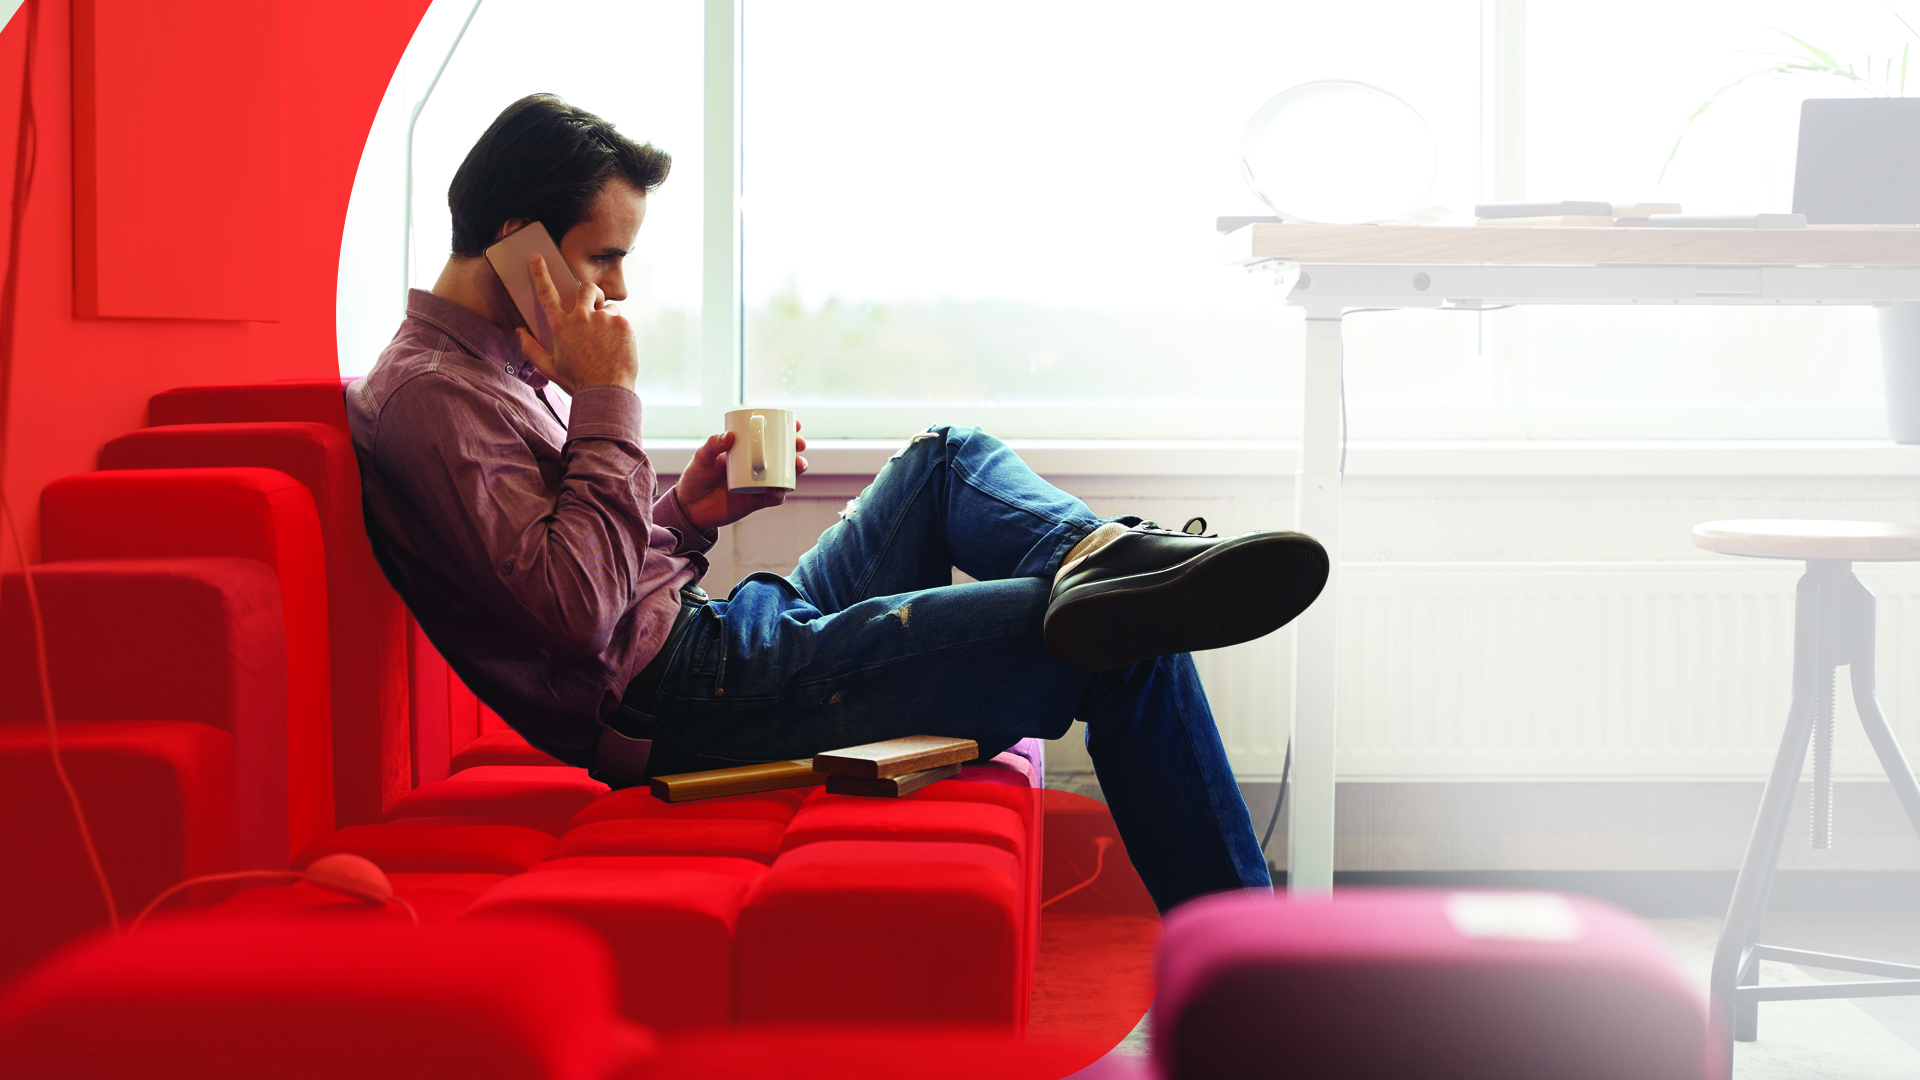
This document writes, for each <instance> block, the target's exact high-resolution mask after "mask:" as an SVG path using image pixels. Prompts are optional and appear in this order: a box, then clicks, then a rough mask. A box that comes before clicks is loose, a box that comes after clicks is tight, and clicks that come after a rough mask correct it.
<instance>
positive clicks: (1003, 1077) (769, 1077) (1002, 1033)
mask: <svg viewBox="0 0 1920 1080" xmlns="http://www.w3.org/2000/svg"><path fill="white" fill-rule="evenodd" d="M1105 1050H1106V1048H1105V1047H1100V1046H1094V1045H1093V1044H1091V1043H1075V1042H1065V1041H1045V1042H1042V1041H1028V1040H1025V1039H1019V1038H1015V1037H1013V1036H1011V1035H1009V1034H1007V1029H1006V1028H1005V1027H1004V1026H1000V1025H988V1024H932V1023H928V1024H805V1025H802V1024H743V1025H738V1026H734V1027H727V1028H717V1029H706V1030H702V1031H688V1032H684V1033H675V1034H673V1035H671V1036H669V1037H668V1038H667V1040H666V1047H665V1049H664V1050H663V1051H662V1052H661V1053H660V1054H659V1056H657V1057H654V1058H652V1059H650V1060H649V1061H647V1062H646V1064H644V1065H642V1066H641V1067H640V1070H639V1072H637V1073H635V1074H634V1076H633V1078H632V1080H774V1078H778V1080H844V1078H846V1077H848V1076H852V1075H857V1074H858V1070H857V1069H856V1068H855V1067H854V1063H860V1064H867V1065H871V1066H872V1067H873V1068H872V1071H875V1072H879V1071H882V1068H881V1066H880V1063H883V1062H885V1063H898V1066H899V1067H898V1069H897V1070H895V1071H897V1072H898V1074H899V1075H901V1076H911V1077H913V1078H914V1080H982V1078H988V1080H1059V1078H1060V1077H1063V1076H1068V1075H1072V1074H1076V1073H1078V1072H1079V1071H1080V1070H1081V1069H1082V1068H1083V1067H1085V1066H1086V1065H1088V1064H1089V1063H1091V1062H1093V1061H1094V1060H1095V1059H1097V1058H1099V1057H1100V1055H1101V1054H1102V1053H1104V1052H1105ZM1122 1077H1125V1078H1127V1080H1133V1078H1135V1077H1138V1080H1146V1077H1145V1074H1144V1073H1136V1072H1133V1071H1130V1070H1129V1071H1125V1072H1121V1071H1115V1072H1111V1073H1104V1074H1103V1080H1121V1078H1122ZM1087 1080H1093V1078H1092V1077H1091V1076H1089V1077H1088V1078H1087Z"/></svg>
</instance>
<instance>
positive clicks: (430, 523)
mask: <svg viewBox="0 0 1920 1080" xmlns="http://www.w3.org/2000/svg"><path fill="white" fill-rule="evenodd" d="M508 407H509V406H508V404H507V403H506V402H504V401H502V400H500V399H498V398H496V397H494V396H492V395H490V394H487V393H485V392H484V391H482V390H480V389H479V388H477V387H474V386H472V385H470V384H468V383H466V382H464V381H462V380H460V379H457V378H453V377H451V376H448V375H442V374H434V375H424V376H422V377H420V378H417V379H414V380H412V381H410V382H408V383H407V384H406V385H405V386H404V387H401V388H400V389H399V390H398V391H396V392H395V393H394V395H393V396H392V398H391V399H389V401H388V402H387V404H386V406H385V408H384V409H383V410H382V415H381V422H380V431H379V436H378V443H377V445H376V453H375V459H376V461H377V463H378V467H379V469H380V482H381V484H382V486H383V487H384V488H385V489H386V490H388V491H390V492H392V493H393V494H394V495H395V496H396V498H395V499H394V501H395V502H396V503H397V504H398V505H396V507H395V509H396V511H397V512H398V513H400V514H402V515H403V516H406V517H411V518H413V519H414V521H413V522H412V523H411V524H412V526H413V528H411V529H409V532H410V533H412V534H413V535H418V536H427V537H431V538H433V540H434V541H435V546H436V547H438V548H439V550H438V551H437V552H432V553H429V552H424V551H423V552H422V554H423V555H437V556H438V557H439V558H441V559H443V560H445V569H446V573H447V575H448V577H449V578H450V580H451V581H453V582H455V583H457V584H458V585H459V586H461V587H463V588H470V589H473V590H474V591H475V592H476V593H478V594H480V597H481V598H483V599H485V600H486V602H487V604H488V606H489V607H490V608H492V609H494V610H495V611H496V612H497V613H498V614H499V615H500V616H501V617H502V618H503V619H504V620H506V622H507V623H508V625H509V626H517V627H518V628H519V629H520V630H521V631H522V632H524V633H526V634H528V635H529V636H530V641H529V643H530V644H532V645H535V646H536V647H538V648H542V649H544V650H546V651H549V652H553V653H557V654H560V655H565V656H581V657H584V656H595V655H599V654H601V653H603V652H605V651H606V649H607V646H608V643H609V641H610V640H611V638H612V634H613V631H614V627H615V626H616V625H617V624H618V623H619V621H620V619H621V618H622V617H623V615H624V614H625V612H626V611H627V610H628V609H629V608H630V607H631V606H632V604H633V601H634V590H635V588H636V587H637V586H638V583H639V581H640V579H641V574H640V571H641V564H642V561H643V560H644V559H645V557H646V554H647V537H648V534H649V527H650V525H651V524H652V517H653V512H654V511H653V506H652V504H651V500H650V499H649V496H650V495H651V494H652V492H653V481H654V478H653V469H652V467H651V466H650V465H649V464H648V462H647V458H646V455H645V454H643V453H642V452H641V450H640V399H639V398H638V397H637V396H636V395H635V394H634V393H633V392H632V391H630V390H626V389H624V388H622V387H615V386H602V387H591V388H588V389H586V390H582V391H581V392H580V393H579V394H578V395H577V396H575V397H574V399H573V408H572V411H571V414H570V415H569V417H568V424H567V434H566V442H565V444H564V446H563V447H562V450H561V455H560V476H559V482H558V484H557V491H558V494H557V495H556V493H555V491H556V487H555V486H550V483H549V480H548V478H546V477H544V476H542V474H541V470H540V465H539V463H538V461H537V460H536V459H535V457H534V454H533V451H532V450H531V449H530V448H529V447H528V445H527V443H526V441H525V438H524V437H523V435H522V434H521V432H520V430H519V427H518V426H517V425H516V424H515V422H514V421H513V419H512V418H510V417H509V416H508V415H507V413H506V411H505V410H506V409H507V408H508Z"/></svg>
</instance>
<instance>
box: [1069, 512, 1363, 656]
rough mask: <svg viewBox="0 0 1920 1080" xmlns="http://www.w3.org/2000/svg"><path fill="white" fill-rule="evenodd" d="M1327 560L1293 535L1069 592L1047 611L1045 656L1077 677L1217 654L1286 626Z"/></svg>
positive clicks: (1314, 592) (1231, 544) (1323, 575)
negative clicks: (1164, 658)
mask: <svg viewBox="0 0 1920 1080" xmlns="http://www.w3.org/2000/svg"><path fill="white" fill-rule="evenodd" d="M1327 569H1328V567H1327V552H1326V549H1325V548H1322V547H1321V546H1320V544H1319V542H1318V541H1316V540H1314V539H1313V538H1312V537H1310V536H1305V535H1302V534H1300V533H1261V534H1255V535H1251V536H1247V537H1244V538H1242V539H1240V540H1237V541H1235V540H1229V541H1227V542H1226V543H1224V544H1221V545H1220V546H1218V547H1215V548H1213V549H1211V550H1209V551H1206V552H1203V553H1201V554H1199V555H1196V556H1194V557H1193V558H1191V559H1188V560H1187V561H1186V562H1183V563H1179V564H1177V565H1174V566H1170V567H1167V568H1166V569H1164V570H1156V571H1153V572H1152V573H1147V574H1135V575H1132V576H1129V577H1124V578H1117V579H1115V580H1113V581H1102V582H1096V583H1094V584H1090V585H1081V586H1077V587H1074V588H1071V589H1068V590H1067V591H1066V592H1065V593H1062V594H1061V595H1060V596H1059V597H1058V598H1057V599H1056V600H1055V601H1054V602H1053V603H1052V604H1050V605H1048V607H1047V615H1046V620H1045V622H1044V623H1043V624H1042V632H1043V636H1044V638H1045V640H1046V645H1047V651H1049V652H1051V653H1052V654H1053V656H1054V658H1055V659H1057V660H1059V661H1060V662H1061V663H1063V664H1065V665H1067V666H1068V667H1070V668H1072V669H1074V670H1075V671H1088V672H1093V671H1111V670H1113V669H1115V668H1122V667H1126V666H1127V665H1129V664H1137V663H1139V662H1140V661H1142V660H1150V659H1152V658H1154V657H1156V656H1170V655H1173V654H1175V653H1185V652H1199V651H1201V650H1204V649H1220V648H1225V647H1226V646H1228V645H1238V644H1241V643H1242V642H1247V641H1252V640H1254V639H1256V638H1261V637H1265V636H1266V635H1268V634H1271V633H1273V632H1274V631H1275V630H1278V629H1280V628H1281V627H1283V626H1285V625H1287V624H1288V623H1290V622H1292V621H1293V620H1294V619H1295V618H1296V617H1297V616H1298V615H1299V614H1300V613H1301V612H1303V611H1305V610H1306V609H1307V607H1308V606H1309V605H1311V604H1312V603H1313V601H1314V599H1315V598H1316V597H1318V596H1319V595H1320V590H1321V589H1322V588H1324V587H1325V586H1326V584H1327Z"/></svg>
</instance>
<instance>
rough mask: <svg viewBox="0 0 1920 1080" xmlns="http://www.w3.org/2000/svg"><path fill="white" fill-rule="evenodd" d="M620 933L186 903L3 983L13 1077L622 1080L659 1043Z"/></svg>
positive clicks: (1, 1031) (4, 1044) (0, 1039)
mask: <svg viewBox="0 0 1920 1080" xmlns="http://www.w3.org/2000/svg"><path fill="white" fill-rule="evenodd" d="M615 995H616V990H615V982H614V972H613V969H612V965H611V964H610V963H609V961H608V959H607V955H606V950H605V946H604V945H602V944H601V943H600V942H599V941H598V940H596V939H595V937H594V936H593V935H592V934H591V933H589V932H587V931H586V930H583V929H581V928H579V927H574V926H568V925H564V924H561V923H556V922H533V921H527V920H511V921H510V920H507V919H492V920H489V921H487V922H486V923H467V922H459V921H455V922H440V923H428V924H427V925H425V926H422V927H421V928H419V929H417V930H416V929H414V928H413V927H411V926H407V925H404V924H400V923H394V922H386V921H371V920H357V919H346V920H318V919H281V920H271V921H258V922H255V921H247V920H229V919H191V920H174V921H172V922H163V923H160V924H157V925H154V926H150V927H148V928H146V929H144V930H142V931H141V932H140V933H138V934H134V935H132V936H130V937H126V938H122V939H118V940H113V939H107V938H104V937H103V938H96V939H94V940H92V941H90V942H88V943H87V944H85V945H84V946H82V947H80V948H78V949H75V950H73V951H71V952H69V953H67V954H66V955H64V956H62V957H60V958H58V959H57V960H55V961H53V962H52V963H49V964H47V965H45V966H43V967H41V968H40V969H38V970H36V971H35V972H33V973H32V974H30V975H28V976H27V977H26V978H24V979H22V980H21V981H20V982H19V983H17V984H15V986H14V987H13V988H12V989H11V991H10V992H8V993H7V994H6V995H5V996H4V997H0V1061H5V1062H6V1063H7V1075H8V1077H9V1078H10V1080H43V1078H44V1080H54V1078H60V1080H65V1078H69V1077H76V1076H87V1077H92V1076H129V1077H130V1076H146V1077H189V1076H190V1077H194V1078H196V1080H227V1078H235V1080H237V1078H240V1077H257V1076H275V1077H285V1078H290V1080H322V1078H325V1080H335V1078H338V1077H343V1076H350V1077H354V1078H355V1080H418V1078H420V1077H425V1076H458V1077H461V1078H463V1080H492V1078H499V1080H509V1078H510V1080H534V1078H541V1080H548V1078H551V1080H609V1078H611V1077H613V1076H617V1075H622V1074H625V1073H627V1072H628V1071H629V1070H630V1069H631V1067H632V1066H633V1065H635V1064H637V1063H638V1062H640V1061H643V1060H645V1059H646V1058H648V1057H651V1056H652V1055H653V1054H654V1053H655V1052H657V1049H658V1037H657V1036H655V1035H653V1034H652V1033H651V1032H648V1031H646V1030H645V1029H644V1028H641V1027H639V1026H638V1025H634V1024H631V1023H629V1022H627V1021H624V1020H622V1019H621V1018H620V1017H619V1016H618V1015H616V1012H615V1009H616V1000H617V999H616V996H615Z"/></svg>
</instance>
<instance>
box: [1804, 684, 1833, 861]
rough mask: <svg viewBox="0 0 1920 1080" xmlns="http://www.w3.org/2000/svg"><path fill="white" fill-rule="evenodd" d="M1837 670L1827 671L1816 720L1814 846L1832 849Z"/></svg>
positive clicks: (1814, 720) (1812, 804)
mask: <svg viewBox="0 0 1920 1080" xmlns="http://www.w3.org/2000/svg"><path fill="white" fill-rule="evenodd" d="M1833 676H1834V669H1833V668H1828V669H1827V689H1826V692H1825V693H1823V694H1820V695H1818V696H1817V697H1816V699H1815V701H1814V707H1815V708H1817V709H1818V710H1819V712H1817V713H1815V714H1814V717H1813V795H1812V798H1811V799H1810V800H1809V804H1810V805H1811V807H1812V809H1813V820H1812V823H1811V824H1812V829H1813V836H1812V840H1813V846H1814V847H1816V848H1819V849H1821V850H1823V851H1824V850H1826V849H1827V848H1830V847H1832V846H1833V697H1834V693H1833V688H1834V682H1835V680H1834V677H1833Z"/></svg>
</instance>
